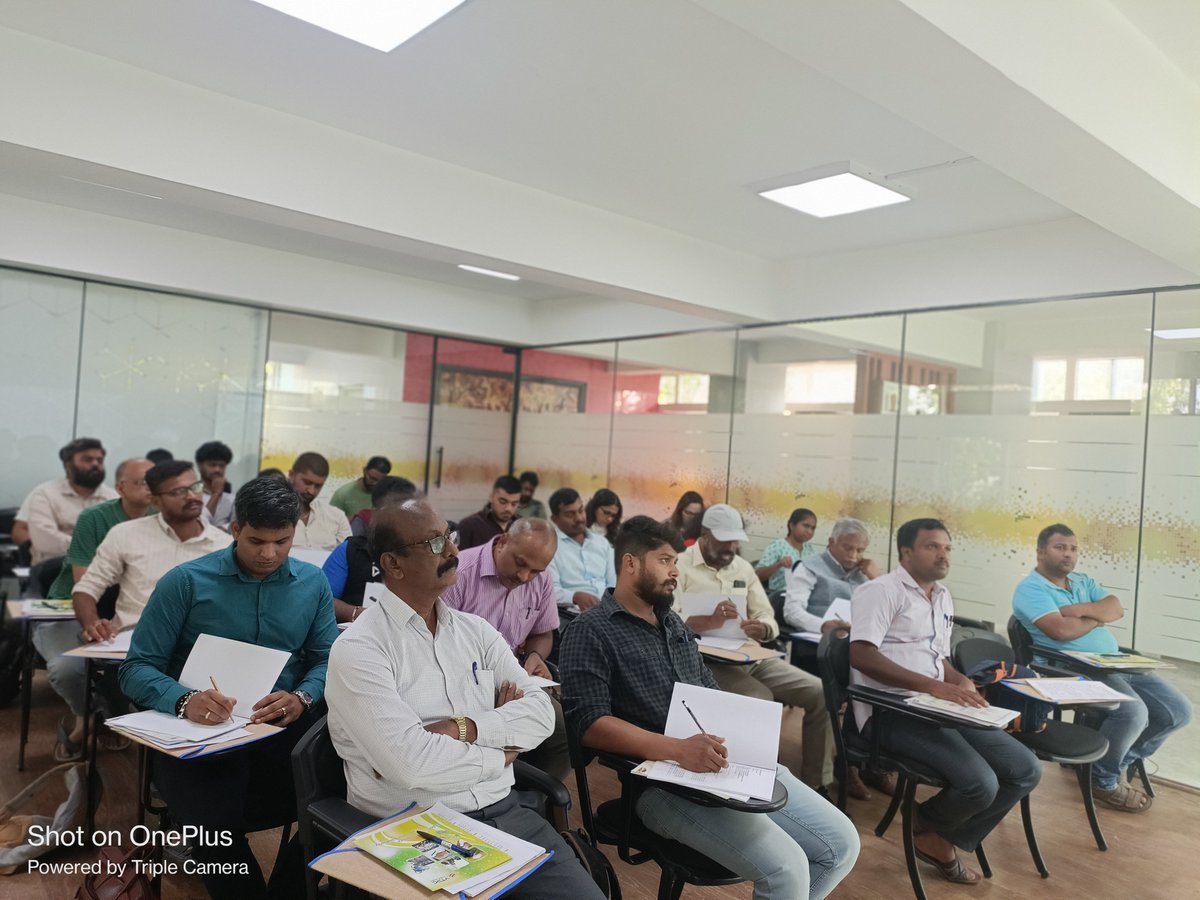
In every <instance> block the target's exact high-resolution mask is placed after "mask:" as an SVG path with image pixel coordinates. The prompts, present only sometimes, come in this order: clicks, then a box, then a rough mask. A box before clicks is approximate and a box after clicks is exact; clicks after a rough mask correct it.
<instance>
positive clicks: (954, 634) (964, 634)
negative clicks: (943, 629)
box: [950, 620, 1008, 656]
mask: <svg viewBox="0 0 1200 900" xmlns="http://www.w3.org/2000/svg"><path fill="white" fill-rule="evenodd" d="M970 640H986V641H995V642H996V643H999V644H1003V645H1004V646H1005V647H1007V646H1008V638H1006V637H1005V636H1004V635H1002V634H997V633H996V632H994V631H992V629H990V628H977V627H975V626H974V625H960V624H959V623H958V621H957V620H955V622H954V627H953V628H951V629H950V655H951V656H953V655H954V648H955V647H957V646H958V645H959V644H961V643H962V642H963V641H970Z"/></svg>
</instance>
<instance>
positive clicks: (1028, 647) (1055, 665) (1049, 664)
mask: <svg viewBox="0 0 1200 900" xmlns="http://www.w3.org/2000/svg"><path fill="white" fill-rule="evenodd" d="M1008 639H1009V641H1010V642H1011V643H1012V648H1013V652H1014V654H1015V655H1016V658H1017V662H1018V663H1020V664H1021V665H1023V666H1029V668H1031V669H1033V670H1034V671H1035V672H1041V673H1042V674H1043V675H1059V676H1062V675H1083V676H1084V677H1087V678H1090V677H1093V676H1095V675H1096V672H1097V669H1096V668H1095V667H1094V666H1088V665H1084V664H1083V663H1080V662H1079V661H1078V660H1075V659H1072V658H1071V657H1070V656H1067V655H1066V654H1065V653H1060V652H1059V651H1057V650H1047V649H1046V648H1044V647H1038V648H1037V655H1038V656H1041V657H1042V658H1043V659H1044V660H1046V661H1045V662H1037V661H1036V660H1034V658H1033V657H1034V648H1033V636H1032V635H1031V634H1030V633H1029V631H1028V630H1027V629H1026V628H1025V626H1024V625H1022V624H1021V620H1020V619H1018V618H1017V617H1016V616H1010V617H1009V620H1008ZM1118 649H1119V650H1120V651H1121V652H1122V653H1136V652H1137V651H1136V650H1131V649H1130V648H1128V647H1119V648H1118ZM1113 708H1114V707H1112V706H1108V705H1107V704H1096V703H1091V704H1087V705H1086V706H1080V707H1077V708H1076V709H1075V718H1076V720H1077V721H1078V722H1079V724H1081V725H1087V726H1088V727H1089V728H1096V729H1098V728H1099V727H1100V723H1101V722H1102V721H1103V720H1104V716H1105V715H1106V714H1107V713H1108V712H1111V711H1112V709H1113ZM1125 777H1126V779H1127V780H1128V781H1129V782H1131V783H1132V782H1133V779H1134V778H1137V779H1138V780H1139V781H1141V783H1142V790H1143V791H1144V792H1145V794H1146V796H1147V797H1151V798H1152V797H1154V786H1153V785H1151V784H1150V776H1149V775H1147V774H1146V761H1145V760H1144V759H1139V760H1138V761H1137V762H1135V763H1133V764H1132V765H1131V766H1130V767H1129V768H1128V769H1127V770H1126V772H1125ZM1094 830H1096V835H1097V841H1096V843H1097V844H1099V843H1100V835H1099V831H1098V829H1094ZM1100 849H1101V850H1103V849H1105V848H1104V847H1101V848H1100Z"/></svg>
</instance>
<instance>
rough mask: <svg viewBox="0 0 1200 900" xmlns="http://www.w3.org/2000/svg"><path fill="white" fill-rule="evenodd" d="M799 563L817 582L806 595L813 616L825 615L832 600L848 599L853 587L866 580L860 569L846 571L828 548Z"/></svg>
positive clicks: (864, 582)
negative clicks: (807, 595)
mask: <svg viewBox="0 0 1200 900" xmlns="http://www.w3.org/2000/svg"><path fill="white" fill-rule="evenodd" d="M799 565H802V566H804V567H805V568H806V569H808V570H809V571H810V572H812V573H813V575H815V576H816V577H817V583H816V584H815V585H814V586H813V589H812V593H811V594H810V595H809V597H808V611H809V612H810V613H812V614H813V615H814V616H823V615H825V611H826V610H828V609H829V604H831V603H833V601H834V600H837V599H839V598H840V599H843V600H849V599H850V595H851V594H853V593H854V589H855V588H856V587H858V586H859V585H860V584H866V583H867V580H868V579H867V576H866V575H864V574H863V573H862V570H861V569H855V570H854V571H852V572H847V571H846V570H845V569H843V568H842V567H841V565H840V564H839V563H838V561H837V560H836V559H834V558H833V556H832V555H831V554H830V552H829V551H828V550H825V551H824V552H823V553H818V554H817V555H816V556H810V557H808V558H807V559H806V560H804V561H803V562H802V563H799Z"/></svg>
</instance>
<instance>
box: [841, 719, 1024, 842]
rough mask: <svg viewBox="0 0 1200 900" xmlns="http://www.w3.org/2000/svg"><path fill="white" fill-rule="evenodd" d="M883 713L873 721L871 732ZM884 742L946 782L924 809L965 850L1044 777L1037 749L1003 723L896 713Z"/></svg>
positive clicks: (935, 826)
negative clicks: (971, 724) (942, 723)
mask: <svg viewBox="0 0 1200 900" xmlns="http://www.w3.org/2000/svg"><path fill="white" fill-rule="evenodd" d="M878 716H879V713H878V712H877V713H875V714H874V715H872V716H871V718H870V720H869V721H868V722H867V727H866V729H864V733H866V734H867V735H868V736H869V735H870V731H871V729H872V728H873V727H875V724H876V718H877V717H878ZM879 743H880V744H881V745H882V746H883V747H885V748H887V749H888V750H894V751H895V752H896V753H899V754H902V755H904V756H908V757H911V758H913V759H914V760H918V761H920V762H922V763H924V764H925V765H927V766H929V767H930V768H931V769H933V770H934V771H935V772H937V773H938V774H939V775H940V776H941V777H942V779H943V780H944V781H945V782H946V787H944V788H942V789H941V790H940V791H938V793H936V794H935V795H934V796H932V797H930V798H929V799H928V800H926V801H925V802H924V803H921V804H920V805H919V806H918V810H919V812H920V814H921V819H922V820H923V821H924V823H925V824H926V825H928V826H929V827H930V828H932V829H933V830H934V831H936V832H937V833H938V834H939V835H941V836H942V837H944V838H945V839H946V840H948V841H949V842H950V843H952V844H954V846H956V847H958V848H959V849H961V850H967V851H974V850H975V849H976V848H977V847H978V846H979V844H980V843H981V842H982V841H983V839H984V838H985V837H987V836H988V834H989V833H991V830H992V829H993V828H995V827H996V825H997V824H998V823H999V822H1000V820H1001V819H1003V818H1004V817H1005V816H1006V815H1008V811H1009V810H1010V809H1012V808H1013V806H1014V805H1015V804H1017V803H1018V802H1019V801H1020V800H1021V798H1022V797H1024V796H1025V795H1026V794H1028V793H1029V792H1030V791H1032V790H1033V789H1034V788H1035V787H1037V784H1038V782H1039V781H1040V780H1041V778H1042V765H1041V763H1039V762H1038V759H1037V757H1036V756H1034V755H1033V753H1032V751H1030V750H1029V749H1028V748H1027V747H1025V746H1024V745H1022V744H1021V743H1020V742H1018V741H1017V739H1016V738H1014V737H1013V736H1012V735H1010V734H1005V733H1004V732H1003V731H1000V730H999V729H997V728H986V729H985V728H941V727H938V726H937V725H934V724H932V723H927V722H921V721H918V720H915V719H911V718H905V717H904V716H901V715H890V716H888V718H887V721H886V722H884V723H883V731H882V733H881V734H880V735H879Z"/></svg>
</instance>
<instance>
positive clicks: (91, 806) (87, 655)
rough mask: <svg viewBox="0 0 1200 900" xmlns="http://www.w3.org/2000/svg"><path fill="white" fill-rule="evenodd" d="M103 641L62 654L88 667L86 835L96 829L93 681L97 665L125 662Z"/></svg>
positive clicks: (122, 655)
mask: <svg viewBox="0 0 1200 900" xmlns="http://www.w3.org/2000/svg"><path fill="white" fill-rule="evenodd" d="M103 646H104V645H103V644H83V645H81V646H79V647H76V648H75V649H74V650H68V651H67V652H66V653H64V654H63V656H73V657H75V658H77V659H82V660H84V662H85V665H86V667H87V674H86V675H85V676H84V681H85V683H86V684H87V690H86V691H85V692H84V695H83V756H84V759H85V760H86V761H87V794H86V796H87V821H86V823H85V825H86V827H87V830H88V834H91V833H92V832H94V831H95V830H96V808H95V806H96V804H95V797H96V781H97V779H98V778H99V775H98V772H97V769H96V741H97V738H98V737H99V735H98V734H97V732H98V731H99V730H100V729H98V728H92V681H93V679H94V678H95V676H96V672H97V671H98V668H99V667H100V666H106V665H109V666H111V665H120V664H121V663H122V662H124V661H125V656H126V653H125V651H124V650H104V649H102V648H103Z"/></svg>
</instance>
